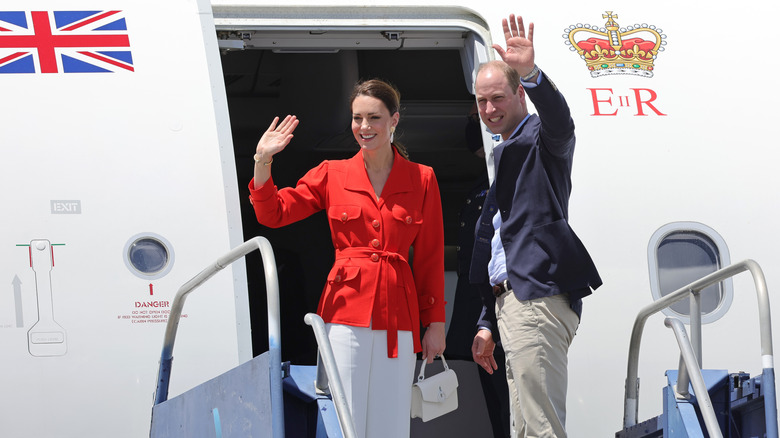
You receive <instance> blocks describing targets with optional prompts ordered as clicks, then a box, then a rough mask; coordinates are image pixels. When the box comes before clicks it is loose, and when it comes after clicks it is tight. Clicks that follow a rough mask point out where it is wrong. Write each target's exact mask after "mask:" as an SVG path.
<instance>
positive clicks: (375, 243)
mask: <svg viewBox="0 0 780 438" xmlns="http://www.w3.org/2000/svg"><path fill="white" fill-rule="evenodd" d="M371 246H373V247H374V248H379V239H374V240H372V241H371Z"/></svg>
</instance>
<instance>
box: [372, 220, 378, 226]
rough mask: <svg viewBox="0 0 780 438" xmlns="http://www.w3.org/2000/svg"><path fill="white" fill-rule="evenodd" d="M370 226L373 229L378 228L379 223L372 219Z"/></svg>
mask: <svg viewBox="0 0 780 438" xmlns="http://www.w3.org/2000/svg"><path fill="white" fill-rule="evenodd" d="M371 226H372V227H374V228H379V221H378V220H376V219H374V222H371Z"/></svg>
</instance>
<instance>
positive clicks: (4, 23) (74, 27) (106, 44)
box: [0, 11, 134, 73]
mask: <svg viewBox="0 0 780 438" xmlns="http://www.w3.org/2000/svg"><path fill="white" fill-rule="evenodd" d="M125 71H134V69H133V56H132V54H131V52H130V38H129V37H128V34H127V24H126V23H125V17H124V14H123V13H122V11H32V12H30V11H0V73H38V72H40V73H109V72H125Z"/></svg>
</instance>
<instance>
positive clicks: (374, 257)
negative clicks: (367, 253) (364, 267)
mask: <svg viewBox="0 0 780 438" xmlns="http://www.w3.org/2000/svg"><path fill="white" fill-rule="evenodd" d="M371 261H372V262H378V261H379V254H377V253H373V254H371Z"/></svg>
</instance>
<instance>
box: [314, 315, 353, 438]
mask: <svg viewBox="0 0 780 438" xmlns="http://www.w3.org/2000/svg"><path fill="white" fill-rule="evenodd" d="M303 320H304V321H305V322H306V324H308V325H310V326H311V328H312V330H314V337H315V338H317V345H318V349H319V354H318V355H317V380H316V381H315V382H314V386H315V389H316V390H317V391H318V392H320V393H325V392H326V391H328V389H330V391H329V392H330V394H331V399H332V400H333V404H334V405H335V406H336V414H337V415H338V418H339V424H340V425H341V431H342V434H343V435H344V438H357V433H355V424H354V423H353V422H352V414H351V413H350V412H349V406H348V405H347V397H346V394H345V393H344V386H343V385H342V384H341V377H339V373H338V369H336V359H335V358H334V357H333V348H332V347H331V345H330V339H328V334H327V333H325V323H324V322H322V318H320V316H319V315H317V314H315V313H307V314H306V316H305V317H304V318H303ZM323 366H324V370H325V372H324V373H322V372H321V370H322V369H323Z"/></svg>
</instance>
